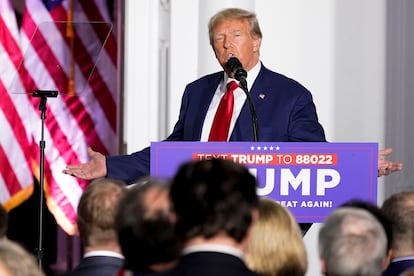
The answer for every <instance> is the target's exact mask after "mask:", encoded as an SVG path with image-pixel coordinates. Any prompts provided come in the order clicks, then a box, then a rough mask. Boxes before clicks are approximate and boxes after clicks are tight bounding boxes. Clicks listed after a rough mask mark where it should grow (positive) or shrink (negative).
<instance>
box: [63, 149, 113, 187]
mask: <svg viewBox="0 0 414 276" xmlns="http://www.w3.org/2000/svg"><path fill="white" fill-rule="evenodd" d="M88 155H89V157H90V161H89V162H87V163H84V164H69V165H67V166H66V168H65V169H64V170H63V173H64V174H69V175H72V176H75V177H78V178H82V179H87V180H91V179H95V178H100V177H105V176H106V160H105V156H104V155H103V154H101V153H99V152H97V151H93V150H92V149H91V148H88Z"/></svg>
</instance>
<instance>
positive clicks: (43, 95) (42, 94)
mask: <svg viewBox="0 0 414 276" xmlns="http://www.w3.org/2000/svg"><path fill="white" fill-rule="evenodd" d="M57 95H58V91H55V90H35V91H34V92H33V94H32V96H33V97H36V98H40V104H39V110H40V112H41V114H40V118H41V121H42V122H41V124H42V126H41V136H40V142H39V147H40V174H39V178H40V180H39V185H40V187H39V243H38V248H37V259H38V263H39V268H40V269H42V260H43V200H44V199H43V198H44V165H45V147H46V142H45V140H44V129H45V119H46V109H47V107H46V101H47V98H48V97H53V98H56V97H57Z"/></svg>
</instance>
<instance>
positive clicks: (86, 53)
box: [2, 0, 119, 234]
mask: <svg viewBox="0 0 414 276" xmlns="http://www.w3.org/2000/svg"><path fill="white" fill-rule="evenodd" d="M2 1H3V0H2ZM109 23H111V18H110V16H109V13H108V9H107V2H106V1H105V0H89V1H79V0H76V1H75V0H49V1H48V0H43V1H42V0H26V1H25V10H24V13H23V18H22V25H21V29H20V49H21V52H22V53H24V54H23V61H24V63H22V64H20V65H19V66H18V67H17V72H18V74H17V75H18V76H19V78H14V80H13V81H12V86H11V87H13V86H15V85H16V83H18V81H16V80H19V79H21V80H22V82H23V85H22V87H20V88H21V90H19V89H16V88H13V89H16V90H15V91H9V92H11V98H12V100H14V99H13V98H17V97H19V96H22V95H23V94H24V93H29V94H30V93H31V92H33V91H34V90H57V91H59V92H60V94H59V96H58V97H57V98H49V99H48V101H47V112H46V119H45V132H44V140H45V141H46V147H45V167H44V168H45V172H44V176H45V178H44V180H45V182H44V183H45V196H46V203H47V206H48V208H49V210H50V211H51V213H52V214H53V215H54V217H55V218H56V221H57V222H58V224H59V225H60V226H61V227H62V229H64V230H65V231H66V232H67V233H69V234H73V233H74V229H75V228H74V223H75V220H76V208H77V204H78V200H79V197H80V196H81V193H82V191H83V189H84V187H85V186H86V185H87V183H86V182H85V181H82V180H79V179H75V178H73V177H70V176H67V175H64V174H62V169H63V168H64V167H65V166H66V164H69V163H71V164H73V163H80V162H86V161H87V159H88V156H87V148H88V146H90V147H92V148H93V149H94V150H97V151H100V152H101V153H103V154H114V153H116V151H117V148H118V145H117V106H118V104H117V103H118V98H119V97H118V95H117V86H116V77H117V47H116V39H115V35H114V32H113V30H112V29H111V27H112V25H111V24H109ZM102 46H104V48H103V49H102ZM101 49H102V51H101ZM95 64H96V67H95ZM9 90H10V89H9ZM14 92H15V94H13V93H14ZM9 95H10V94H9ZM29 102H30V108H28V109H30V110H35V112H34V113H35V114H36V115H35V116H31V122H30V125H31V129H30V134H31V135H32V137H33V138H32V143H37V142H38V141H39V140H40V139H41V136H40V134H41V132H40V126H41V121H40V112H38V111H37V110H36V109H37V108H38V107H39V99H38V98H32V97H30V96H29ZM15 105H16V104H15ZM31 113H32V111H31ZM33 141H34V142H33ZM31 148H32V150H31V151H30V152H31V154H32V156H28V159H29V160H31V161H32V163H33V165H32V173H33V174H34V175H35V177H36V178H37V179H39V178H40V175H39V160H40V150H39V147H38V146H37V147H34V146H33V145H32V146H31ZM26 160H27V159H26ZM29 162H30V161H29ZM12 166H13V165H12Z"/></svg>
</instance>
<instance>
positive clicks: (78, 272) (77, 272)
mask: <svg viewBox="0 0 414 276" xmlns="http://www.w3.org/2000/svg"><path fill="white" fill-rule="evenodd" d="M123 262H124V261H123V260H122V259H120V258H116V257H109V256H93V257H87V258H83V259H82V260H81V262H80V263H79V265H78V266H77V267H75V268H74V269H73V270H72V271H70V272H68V273H66V274H64V276H98V275H99V276H113V275H117V273H118V272H119V270H120V269H121V268H122V267H123Z"/></svg>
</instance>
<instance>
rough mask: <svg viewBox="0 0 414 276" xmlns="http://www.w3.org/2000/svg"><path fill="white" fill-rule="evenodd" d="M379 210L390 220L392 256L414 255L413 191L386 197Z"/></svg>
mask: <svg viewBox="0 0 414 276" xmlns="http://www.w3.org/2000/svg"><path fill="white" fill-rule="evenodd" d="M381 210H382V211H383V213H384V214H385V216H386V217H387V218H388V219H389V220H390V221H391V223H390V225H391V226H392V232H393V242H392V250H393V256H392V257H393V258H397V257H406V256H414V191H403V192H399V193H396V194H393V195H391V196H390V197H388V198H387V199H386V200H385V201H384V202H383V204H382V207H381Z"/></svg>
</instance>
